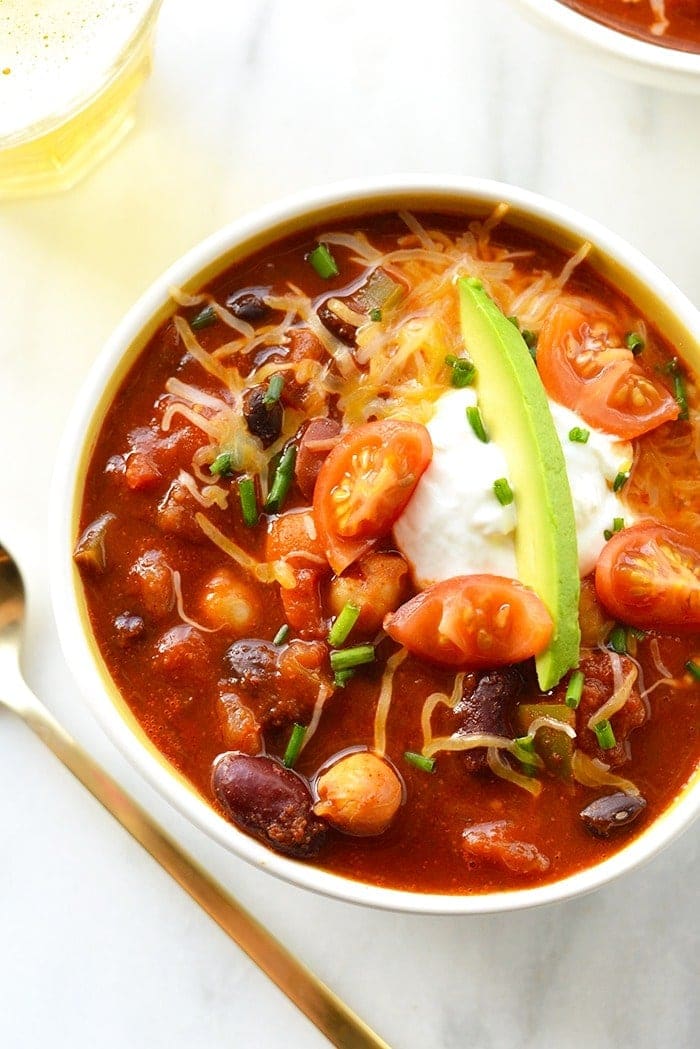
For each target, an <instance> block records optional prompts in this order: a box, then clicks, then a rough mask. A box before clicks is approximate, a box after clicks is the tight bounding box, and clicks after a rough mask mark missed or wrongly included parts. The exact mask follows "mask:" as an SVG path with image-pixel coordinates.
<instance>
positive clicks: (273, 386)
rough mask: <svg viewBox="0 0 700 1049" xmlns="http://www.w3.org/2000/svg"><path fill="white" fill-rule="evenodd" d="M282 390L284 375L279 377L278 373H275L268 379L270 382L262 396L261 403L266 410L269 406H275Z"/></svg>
mask: <svg viewBox="0 0 700 1049" xmlns="http://www.w3.org/2000/svg"><path fill="white" fill-rule="evenodd" d="M283 389H284V375H280V374H279V372H275V374H274V375H272V376H271V377H270V381H269V383H268V384H267V390H266V391H265V394H264V395H263V399H262V402H263V404H264V405H265V407H266V408H269V407H270V405H271V404H276V403H277V401H278V400H279V399H280V396H281V394H282V390H283Z"/></svg>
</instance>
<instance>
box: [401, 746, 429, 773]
mask: <svg viewBox="0 0 700 1049" xmlns="http://www.w3.org/2000/svg"><path fill="white" fill-rule="evenodd" d="M404 758H405V759H406V761H407V762H408V763H409V765H415V767H416V768H417V769H420V770H421V772H435V758H426V757H424V756H423V755H422V754H416V753H415V751H413V750H407V751H405V752H404Z"/></svg>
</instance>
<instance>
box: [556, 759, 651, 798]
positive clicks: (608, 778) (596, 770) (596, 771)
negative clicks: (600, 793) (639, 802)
mask: <svg viewBox="0 0 700 1049" xmlns="http://www.w3.org/2000/svg"><path fill="white" fill-rule="evenodd" d="M571 771H572V773H573V776H574V779H575V780H578V782H579V783H582V784H583V785H584V787H615V788H616V789H617V790H621V791H622V792H623V793H624V794H634V795H635V796H636V795H638V794H639V790H638V789H637V787H636V786H635V785H634V783H632V782H631V781H630V780H628V779H623V778H622V776H615V775H613V773H612V772H611V771H610V766H609V765H606V764H605V762H603V761H599V760H598V758H589V757H588V755H587V754H584V753H583V751H582V750H575V751H574V754H573V757H572V759H571Z"/></svg>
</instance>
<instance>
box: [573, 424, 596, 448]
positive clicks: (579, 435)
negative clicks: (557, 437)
mask: <svg viewBox="0 0 700 1049" xmlns="http://www.w3.org/2000/svg"><path fill="white" fill-rule="evenodd" d="M590 436H591V431H590V430H586V429H584V427H583V426H574V427H573V429H571V430H569V440H570V441H573V442H574V444H588V438H589V437H590Z"/></svg>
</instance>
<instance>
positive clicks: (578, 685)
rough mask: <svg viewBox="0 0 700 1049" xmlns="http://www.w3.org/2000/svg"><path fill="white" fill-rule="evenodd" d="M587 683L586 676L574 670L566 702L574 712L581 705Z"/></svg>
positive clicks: (565, 698) (567, 690)
mask: <svg viewBox="0 0 700 1049" xmlns="http://www.w3.org/2000/svg"><path fill="white" fill-rule="evenodd" d="M585 683H586V675H585V674H584V673H583V671H582V670H574V672H573V674H572V675H571V677H570V678H569V684H568V687H567V689H566V696H565V697H564V702H565V703H566V705H567V707H570V708H571V709H572V710H576V708H577V707H578V705H579V703H580V702H581V696H582V695H583V686H584V684H585Z"/></svg>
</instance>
